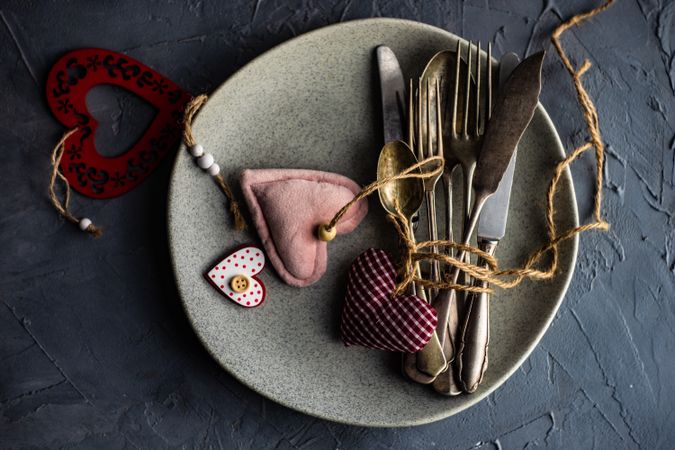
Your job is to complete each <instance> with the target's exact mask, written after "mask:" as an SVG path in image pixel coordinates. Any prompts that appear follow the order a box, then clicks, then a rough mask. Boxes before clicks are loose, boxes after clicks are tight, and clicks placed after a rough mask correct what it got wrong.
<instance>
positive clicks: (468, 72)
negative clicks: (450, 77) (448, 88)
mask: <svg viewBox="0 0 675 450" xmlns="http://www.w3.org/2000/svg"><path fill="white" fill-rule="evenodd" d="M471 45H472V43H471V41H469V50H468V53H467V64H466V69H467V70H466V89H465V90H464V92H465V94H464V132H463V136H464V138H465V139H468V137H469V99H470V97H471V91H470V90H469V88H470V87H471Z"/></svg>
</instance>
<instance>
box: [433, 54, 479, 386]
mask: <svg viewBox="0 0 675 450" xmlns="http://www.w3.org/2000/svg"><path fill="white" fill-rule="evenodd" d="M472 46H473V44H472V43H469V45H468V48H467V57H466V61H467V63H466V67H467V70H466V76H465V79H464V80H460V67H461V59H462V58H461V54H462V46H461V42H458V43H457V62H456V67H455V85H454V92H453V105H452V123H451V126H450V128H449V129H450V139H449V145H448V152H447V153H448V157H447V159H454V160H457V161H459V164H460V165H461V167H462V172H463V182H464V197H463V205H464V208H463V209H464V211H463V221H462V223H463V230H462V234H464V233H465V229H466V223H467V220H468V218H469V214H470V213H471V211H470V209H471V185H472V182H473V172H474V169H475V167H476V161H477V159H478V154H479V152H480V147H481V145H482V141H483V135H484V133H485V126H486V124H487V121H488V120H489V116H490V113H491V110H492V45H491V44H488V59H487V61H488V64H487V76H486V78H487V80H486V82H484V81H483V79H482V73H481V72H482V70H481V58H480V51H481V45H480V42H479V43H478V45H477V46H476V62H475V71H474V70H472V69H474V68H473V67H472ZM472 75H473V77H474V80H475V82H474V83H472V79H471V78H472ZM462 81H463V82H464V86H463V87H464V96H463V97H464V105H463V110H462V111H459V105H458V103H459V102H458V99H459V98H460V83H461V82H462ZM483 83H485V84H487V86H485V87H484V88H485V89H487V95H481V87H482V84H483ZM482 103H485V105H484V106H483V105H482ZM459 113H461V114H462V116H461V120H460V118H459V117H458V114H459ZM459 122H461V123H459ZM458 124H459V125H460V127H459V130H458V127H457V125H458ZM450 176H451V173H450V174H449V175H448V177H447V178H446V183H448V182H451V180H450ZM451 189H452V187H451V185H450V186H446V193H449V194H450V195H446V196H447V199H446V201H447V202H451V201H452V198H451V193H452V190H451ZM451 220H452V215H451V212H448V210H446V237H447V238H451V237H452V234H451V233H452V231H451V230H452V223H451ZM450 254H452V252H451V253H450ZM465 261H468V255H467V256H466V258H465ZM455 297H456V293H455V292H454V291H448V290H442V291H440V292H439V293H438V295H437V297H436V298H435V299H434V304H435V305H446V306H445V308H446V311H447V309H449V310H450V314H445V311H440V310H439V311H438V313H439V318H440V317H448V322H447V324H440V323H439V327H438V338H439V340H440V341H441V343H442V344H443V346H444V349H447V351H450V352H452V351H453V350H454V348H453V346H451V345H450V344H454V342H456V337H457V333H458V330H459V323H460V320H459V315H460V312H459V305H458V302H457V301H456V298H455ZM453 356H454V355H453ZM446 357H447V358H448V359H451V358H450V357H449V355H447V354H446ZM452 366H453V365H452V364H450V365H449V368H448V370H447V371H446V372H444V373H442V374H441V375H439V376H438V377H437V378H436V380H435V381H434V389H436V391H438V392H440V393H443V394H446V395H457V394H459V393H461V389H459V386H458V384H457V383H456V381H455V380H456V379H455V374H454V371H453V369H452Z"/></svg>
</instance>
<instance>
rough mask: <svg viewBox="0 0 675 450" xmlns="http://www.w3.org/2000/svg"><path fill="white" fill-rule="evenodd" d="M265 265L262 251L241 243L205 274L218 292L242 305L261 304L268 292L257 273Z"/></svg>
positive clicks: (245, 306)
mask: <svg viewBox="0 0 675 450" xmlns="http://www.w3.org/2000/svg"><path fill="white" fill-rule="evenodd" d="M264 268H265V254H264V253H263V251H262V250H261V249H259V248H258V247H255V246H253V245H244V246H241V247H239V248H237V249H235V250H234V251H232V252H231V253H230V254H228V255H227V256H225V257H224V258H223V259H222V260H220V261H219V262H218V264H216V265H215V266H214V267H213V268H212V269H211V270H209V271H208V272H207V273H206V274H205V275H204V276H205V277H206V279H207V280H209V282H210V283H211V284H212V285H213V286H214V287H215V288H216V289H218V292H220V293H221V294H223V295H224V296H225V297H227V298H229V299H230V300H232V301H233V302H234V303H236V304H237V305H239V306H243V307H244V308H254V307H256V306H260V305H262V302H264V301H265V296H266V295H267V291H266V290H265V285H264V284H263V282H262V280H260V279H259V278H258V277H257V276H256V275H258V274H259V273H260V272H261V271H262V270H263V269H264Z"/></svg>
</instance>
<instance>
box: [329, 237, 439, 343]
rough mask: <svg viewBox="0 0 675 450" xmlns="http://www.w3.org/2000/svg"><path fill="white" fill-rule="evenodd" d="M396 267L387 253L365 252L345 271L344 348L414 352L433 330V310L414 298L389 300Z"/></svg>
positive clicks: (435, 321)
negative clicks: (346, 274)
mask: <svg viewBox="0 0 675 450" xmlns="http://www.w3.org/2000/svg"><path fill="white" fill-rule="evenodd" d="M395 278H396V267H395V266H394V262H393V261H392V258H391V256H390V255H389V253H387V252H385V251H384V250H378V249H374V248H371V249H368V250H366V251H365V252H363V253H361V254H360V255H359V256H358V257H357V258H356V260H354V262H353V263H352V266H351V268H350V269H349V278H348V281H347V295H346V296H345V303H344V306H343V309H342V321H341V323H340V337H341V339H342V342H344V343H345V345H347V346H349V345H361V346H363V347H368V348H375V349H379V350H389V351H395V352H406V353H415V352H417V351H419V350H420V349H421V348H422V347H424V345H425V344H426V343H427V342H429V339H431V336H432V335H433V333H434V330H435V329H436V324H437V323H438V316H437V314H436V310H435V309H434V308H433V307H432V306H430V305H429V304H427V303H426V302H425V301H423V300H421V299H420V298H419V297H417V296H414V295H402V296H399V297H395V298H391V293H392V291H393V290H394V286H395V285H396V280H395Z"/></svg>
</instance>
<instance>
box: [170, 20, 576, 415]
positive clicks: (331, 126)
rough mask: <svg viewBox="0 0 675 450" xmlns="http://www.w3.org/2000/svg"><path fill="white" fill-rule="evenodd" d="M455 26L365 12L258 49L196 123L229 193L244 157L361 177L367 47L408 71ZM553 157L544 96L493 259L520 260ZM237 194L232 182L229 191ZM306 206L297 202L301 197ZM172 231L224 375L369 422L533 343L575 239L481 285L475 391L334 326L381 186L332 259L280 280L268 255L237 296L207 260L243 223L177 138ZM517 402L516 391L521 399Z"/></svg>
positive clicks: (488, 385) (430, 410) (386, 231)
mask: <svg viewBox="0 0 675 450" xmlns="http://www.w3.org/2000/svg"><path fill="white" fill-rule="evenodd" d="M456 39H457V37H456V36H454V35H452V34H450V33H447V32H445V31H443V30H440V29H438V28H434V27H431V26H428V25H423V24H420V23H415V22H409V21H403V20H394V19H371V20H362V21H355V22H348V23H344V24H339V25H335V26H330V27H327V28H323V29H320V30H317V31H313V32H311V33H307V34H305V35H303V36H300V37H298V38H296V39H293V40H290V41H288V42H286V43H284V44H282V45H280V46H278V47H276V48H274V49H272V50H270V51H268V52H267V53H265V54H264V55H262V56H260V57H258V58H256V59H255V60H254V61H253V62H251V63H250V64H248V65H246V66H245V67H244V68H243V69H241V70H240V71H239V72H237V73H236V74H235V75H234V76H232V77H231V78H230V79H229V80H228V81H227V82H226V83H224V84H223V85H222V86H221V87H220V88H219V89H218V90H216V91H215V92H214V93H213V94H212V95H211V97H210V98H209V101H208V102H207V103H206V105H205V106H204V107H203V108H202V110H201V111H200V113H199V116H198V117H197V119H196V121H195V123H194V132H195V135H196V136H197V138H198V140H199V142H200V143H201V144H202V145H203V146H204V147H205V148H206V149H207V151H209V152H211V153H213V155H214V156H215V159H216V161H217V162H218V163H219V164H220V166H221V167H222V170H223V172H224V174H225V175H226V177H227V178H228V180H229V181H230V183H231V184H232V185H233V186H235V191H236V193H237V195H240V192H239V188H238V185H237V180H238V176H239V173H240V172H241V171H242V170H243V169H245V168H263V167H276V168H307V169H319V170H326V171H333V172H337V173H341V174H344V175H347V176H349V177H351V178H352V179H354V180H356V181H357V182H358V183H361V184H364V185H365V184H367V183H369V182H371V181H372V180H373V178H374V177H375V169H376V164H377V156H378V153H379V150H380V148H381V146H382V142H381V139H382V134H381V131H380V129H381V118H380V107H379V104H380V100H379V88H378V79H377V75H376V71H375V66H374V64H375V63H374V56H373V51H374V48H375V47H376V46H377V45H379V44H386V45H388V46H389V47H391V48H392V49H393V50H394V52H395V53H396V54H397V55H398V57H399V59H400V62H401V65H402V68H403V71H404V73H405V74H406V75H407V76H417V75H418V74H419V71H420V70H422V68H423V67H424V65H425V64H426V62H427V61H428V59H429V58H430V57H431V56H432V55H433V54H434V53H436V52H437V51H439V50H442V49H448V48H455V46H456ZM563 156H564V152H563V148H562V146H561V144H560V140H559V138H558V135H557V133H556V131H555V128H554V126H553V124H552V123H551V121H550V119H549V118H548V116H547V114H546V112H545V111H544V109H543V108H542V107H541V106H540V107H539V108H538V110H537V112H536V114H535V117H534V119H533V122H532V124H531V125H530V127H529V129H528V131H527V132H526V134H525V136H524V137H523V140H522V143H521V145H520V147H519V153H518V165H517V169H516V178H515V183H514V187H513V197H512V201H511V212H510V219H509V225H508V229H507V235H506V238H505V239H504V240H503V241H502V243H501V245H500V248H499V250H498V253H497V256H498V257H499V260H500V262H501V264H502V267H512V266H514V265H516V264H519V263H522V261H523V260H524V258H525V257H526V256H527V255H528V254H529V252H531V251H532V250H533V249H535V248H536V247H538V246H539V245H540V244H542V243H543V242H544V240H545V222H544V214H543V211H544V201H545V192H546V186H547V183H548V182H549V180H550V177H551V175H552V172H553V168H554V165H555V163H556V162H557V161H559V160H560V159H562V158H563ZM240 198H241V197H240ZM298 208H302V205H298ZM558 208H559V211H560V212H559V213H558V214H557V219H558V225H559V226H560V227H561V228H566V227H570V226H574V225H576V224H577V222H578V220H577V215H576V203H575V198H574V191H573V187H572V181H571V177H570V175H569V173H565V175H564V177H563V180H562V183H561V189H560V192H559V194H558ZM168 219H169V220H168V222H169V243H170V247H171V255H172V259H173V267H174V271H175V276H176V282H177V285H178V289H179V292H180V296H181V298H182V301H183V305H184V307H185V311H186V313H187V316H188V318H189V320H190V322H191V323H192V326H193V327H194V329H195V331H196V333H197V335H198V336H199V338H200V339H201V341H202V342H203V344H204V346H205V347H206V348H207V349H208V351H209V352H210V353H211V355H213V357H214V358H215V359H216V360H217V361H218V362H219V363H220V364H221V365H222V366H223V368H225V370H227V371H228V372H229V373H231V374H232V375H233V376H234V377H235V378H237V379H238V380H239V381H241V382H242V383H244V384H245V385H246V386H249V387H250V388H251V389H253V390H255V391H256V392H259V393H260V394H262V395H264V396H266V397H268V398H270V399H272V400H274V401H277V402H279V403H281V404H283V405H286V406H288V407H290V408H293V409H296V410H299V411H302V412H305V413H307V414H311V415H313V416H317V417H321V418H325V419H329V420H333V421H337V422H344V423H350V424H357V425H365V426H408V425H415V424H423V423H428V422H432V421H435V420H439V419H442V418H444V417H448V416H450V415H452V414H455V413H457V412H459V411H461V410H463V409H465V408H467V407H469V406H471V405H473V404H474V403H476V402H478V401H480V400H481V399H482V398H484V397H485V396H486V395H488V394H489V393H490V392H492V391H494V390H495V389H496V388H497V387H499V386H500V385H501V384H502V383H503V382H504V381H505V380H506V379H507V378H508V377H509V376H510V375H511V374H512V373H513V372H514V371H515V370H516V369H517V368H518V367H519V366H520V364H522V363H523V361H524V360H525V359H526V358H527V356H528V355H529V354H530V352H531V351H532V350H533V349H534V347H535V346H536V344H537V343H538V341H539V340H540V338H541V337H542V335H543V334H544V332H545V331H546V329H547V328H548V326H549V324H550V323H551V320H552V319H553V317H554V315H555V313H556V311H557V309H558V306H559V305H560V303H561V301H562V299H563V296H564V293H565V290H566V289H567V285H568V283H569V280H570V277H571V276H572V271H573V268H574V261H575V259H576V251H577V241H576V240H573V241H570V242H568V243H566V244H564V245H563V246H562V253H561V257H560V270H559V272H558V274H557V276H556V277H555V278H554V279H553V280H550V281H545V282H537V283H535V282H525V283H523V284H522V285H521V286H519V287H518V288H516V289H513V290H510V291H499V292H498V293H497V294H496V295H495V297H494V298H493V300H492V309H491V312H492V314H491V331H492V333H491V342H490V353H489V358H490V365H489V367H488V370H487V373H486V376H485V380H484V382H483V384H482V385H481V387H480V389H479V390H478V392H477V393H475V394H473V395H462V396H459V397H455V398H446V397H441V396H439V395H437V394H435V393H434V392H433V390H432V389H431V388H430V387H428V386H421V385H417V384H414V383H412V382H409V381H407V380H406V379H404V377H403V376H402V375H401V372H400V369H399V363H400V357H399V355H395V354H391V353H385V352H380V351H375V350H367V349H364V348H358V347H350V348H346V347H345V346H344V345H342V343H341V342H340V340H339V338H338V324H339V320H340V310H341V307H342V302H343V296H344V293H345V280H346V272H347V270H348V268H349V265H350V263H351V261H352V260H353V259H354V258H355V257H356V256H357V255H358V254H359V253H360V252H362V251H363V250H365V249H366V248H368V247H373V246H374V247H382V248H388V249H391V248H392V247H393V245H392V244H393V238H392V237H391V236H393V234H394V233H393V230H392V228H391V226H390V225H389V224H388V223H387V222H386V220H385V218H384V214H383V212H382V210H381V208H380V206H379V204H378V200H377V195H374V196H372V198H371V199H370V212H369V214H368V216H367V217H366V219H365V220H364V221H363V223H362V224H361V226H360V227H359V228H357V229H356V230H355V231H354V232H353V233H351V234H349V235H345V236H340V237H338V238H337V239H336V240H335V241H333V242H331V243H330V244H329V251H328V252H329V262H328V270H327V272H326V274H325V275H324V276H323V278H322V279H321V280H319V281H318V282H317V283H316V284H314V285H312V286H310V287H306V288H302V289H298V288H292V287H289V286H286V285H285V284H283V283H282V282H281V281H280V280H279V278H278V277H277V276H276V274H275V273H274V271H273V269H272V268H271V266H269V268H268V269H266V270H265V271H264V272H263V273H262V274H261V278H262V279H263V281H264V283H265V284H266V286H267V291H268V297H267V300H266V301H265V303H264V304H263V305H262V306H261V307H260V308H256V309H244V308H241V307H239V306H237V305H235V304H233V303H232V302H231V301H229V300H228V299H226V298H224V297H223V296H221V295H220V294H219V293H218V292H216V290H215V289H214V288H213V287H212V286H211V285H210V284H209V283H208V282H207V281H206V280H205V279H204V277H203V274H204V272H205V271H207V270H208V269H210V268H211V265H212V263H214V262H215V261H216V260H217V259H218V258H219V257H221V256H222V255H224V254H225V253H227V252H228V251H230V250H231V249H233V248H234V247H236V246H237V245H239V244H241V243H245V242H250V241H254V240H255V239H256V236H255V235H254V234H253V233H252V232H245V233H238V232H235V231H233V228H232V226H231V221H230V217H229V216H228V212H227V210H226V204H225V201H224V198H223V195H222V194H221V193H220V192H219V190H218V189H217V187H216V185H215V184H214V183H213V180H212V179H211V178H210V177H209V176H208V175H206V174H205V173H204V172H203V171H202V170H200V169H199V168H198V167H197V166H196V164H195V162H194V161H193V159H192V158H191V157H190V155H189V153H188V152H187V151H185V149H184V148H183V149H181V150H180V151H179V153H178V156H177V158H176V162H175V166H174V169H173V175H172V180H171V185H170V190H169V212H168ZM525 401H527V399H526V398H523V402H525Z"/></svg>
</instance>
